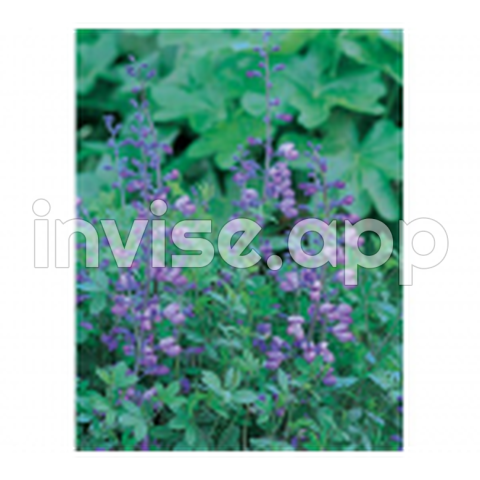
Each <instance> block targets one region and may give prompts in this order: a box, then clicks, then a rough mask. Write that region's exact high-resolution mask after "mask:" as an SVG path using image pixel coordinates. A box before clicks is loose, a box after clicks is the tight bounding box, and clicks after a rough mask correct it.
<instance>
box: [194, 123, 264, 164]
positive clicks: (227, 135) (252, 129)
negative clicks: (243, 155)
mask: <svg viewBox="0 0 480 480" xmlns="http://www.w3.org/2000/svg"><path fill="white" fill-rule="evenodd" d="M264 128H265V126H264V124H263V122H262V121H261V120H259V119H253V118H252V117H249V116H247V115H245V114H237V115H235V116H234V117H232V118H230V119H229V120H227V121H224V122H221V123H219V124H217V125H215V127H213V128H212V129H211V130H208V131H207V132H205V133H204V134H203V136H202V137H200V138H199V139H197V140H196V141H195V142H193V143H192V144H191V145H190V147H189V148H188V150H187V156H188V157H190V158H204V157H209V156H212V155H213V156H214V159H215V163H216V164H217V166H218V167H219V168H221V169H224V170H227V169H229V168H230V167H232V166H233V165H234V163H235V160H234V159H233V156H234V155H235V153H236V151H237V147H238V145H241V144H242V145H243V144H244V143H245V142H246V140H247V138H248V137H249V136H253V137H259V136H261V135H262V134H263V132H264Z"/></svg>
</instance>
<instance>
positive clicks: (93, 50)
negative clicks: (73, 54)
mask: <svg viewBox="0 0 480 480" xmlns="http://www.w3.org/2000/svg"><path fill="white" fill-rule="evenodd" d="M116 38H117V37H116V35H115V33H114V32H103V33H100V34H99V37H98V39H97V40H96V41H95V42H94V43H82V44H80V45H78V49H77V52H78V68H77V70H78V76H77V90H78V92H79V93H80V94H82V95H85V94H88V93H89V92H90V91H91V90H92V89H93V87H94V86H95V83H96V81H97V78H98V77H100V76H101V74H102V73H104V72H105V71H106V69H107V67H108V66H109V65H111V64H112V63H113V61H114V60H115V58H116V57H117V55H118V47H117V42H116Z"/></svg>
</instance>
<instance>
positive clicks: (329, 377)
mask: <svg viewBox="0 0 480 480" xmlns="http://www.w3.org/2000/svg"><path fill="white" fill-rule="evenodd" d="M322 383H323V384H324V385H326V386H327V387H331V386H333V385H335V384H336V383H337V378H336V377H335V375H333V368H330V369H329V370H328V371H327V374H326V375H325V376H324V377H323V379H322Z"/></svg>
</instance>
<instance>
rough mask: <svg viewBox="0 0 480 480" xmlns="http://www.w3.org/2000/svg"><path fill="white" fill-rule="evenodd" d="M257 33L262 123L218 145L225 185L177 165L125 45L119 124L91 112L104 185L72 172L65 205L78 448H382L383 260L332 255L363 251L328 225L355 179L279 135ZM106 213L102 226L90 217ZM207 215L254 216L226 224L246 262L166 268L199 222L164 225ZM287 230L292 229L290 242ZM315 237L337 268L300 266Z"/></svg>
mask: <svg viewBox="0 0 480 480" xmlns="http://www.w3.org/2000/svg"><path fill="white" fill-rule="evenodd" d="M258 37H259V38H260V42H259V44H258V45H257V44H256V45H255V46H254V47H253V48H252V49H251V51H252V52H253V54H254V55H255V57H256V58H255V57H254V56H251V55H250V57H249V58H248V65H249V67H248V68H247V69H246V73H245V74H244V76H245V78H246V81H247V82H250V83H249V85H250V84H251V85H253V87H252V88H254V89H255V94H254V95H251V96H250V97H248V98H250V102H251V103H252V105H255V107H253V106H251V107H249V108H254V109H258V110H259V111H260V112H261V115H262V128H261V129H259V128H257V127H256V126H253V131H252V132H251V133H250V132H246V133H247V134H246V135H245V137H244V138H243V139H242V141H241V142H240V143H239V144H237V145H233V146H232V147H233V150H234V152H233V155H231V162H230V161H229V162H226V161H225V159H224V157H223V156H222V162H223V167H224V168H223V172H225V178H224V181H225V187H224V190H225V188H227V189H228V190H227V194H226V195H223V196H222V197H219V196H218V192H217V191H216V190H214V189H213V188H212V187H211V185H210V184H209V183H208V182H198V183H197V184H194V185H191V184H189V182H188V181H187V177H188V175H186V172H185V171H184V172H183V173H182V172H181V171H180V170H179V169H178V168H175V164H176V163H178V162H176V159H175V157H176V155H177V154H176V147H175V144H174V143H172V139H173V137H172V136H171V135H168V132H167V133H166V132H165V131H162V130H161V129H159V128H158V126H157V124H156V120H157V119H159V118H160V119H162V118H163V119H166V118H169V112H168V111H166V112H165V111H163V110H160V111H159V112H158V111H155V109H154V108H153V107H152V105H154V104H155V102H154V99H155V97H156V95H157V96H158V95H159V94H158V90H155V82H156V78H157V77H156V71H155V69H154V68H152V66H151V64H150V62H148V61H147V60H145V61H143V60H142V61H139V60H137V58H136V57H134V56H133V55H129V56H128V59H127V60H128V64H127V66H126V74H127V78H128V80H126V84H128V86H129V90H130V99H129V104H130V108H131V109H132V110H131V113H129V114H127V115H125V116H124V119H123V120H124V121H123V124H120V123H119V121H118V120H117V117H116V116H115V115H113V114H107V115H105V116H104V122H105V129H106V131H107V132H108V134H109V140H108V142H107V143H108V148H109V154H108V155H107V156H105V158H104V159H103V160H102V162H101V167H100V168H101V171H99V174H101V175H103V176H104V177H103V178H106V179H107V183H108V185H109V188H108V189H105V191H102V192H99V193H98V195H97V196H96V197H95V198H94V200H92V199H89V198H88V197H87V198H83V197H82V188H81V187H80V188H79V194H80V196H79V199H78V202H77V208H78V216H79V218H82V219H83V220H87V221H89V222H90V223H92V224H93V225H94V226H95V228H96V230H97V232H98V233H99V235H100V238H101V239H102V240H101V253H100V259H101V261H100V264H99V268H98V269H90V268H86V267H85V258H84V253H83V252H84V248H83V247H84V243H82V242H79V243H78V244H77V245H78V256H77V289H78V296H77V314H78V335H77V339H78V343H79V350H78V359H79V361H78V396H77V400H78V408H77V412H78V448H80V449H86V450H89V449H101V450H134V449H138V450H250V449H252V450H290V449H298V450H323V449H372V448H378V447H379V446H381V447H382V448H396V443H395V442H396V440H397V439H398V438H399V432H400V430H401V424H400V417H399V414H398V411H397V410H396V409H397V407H398V405H397V402H398V401H399V400H398V397H399V395H400V388H399V366H398V362H399V359H398V358H399V354H400V352H399V345H398V344H396V345H395V347H394V348H393V349H392V352H391V355H390V354H389V356H388V357H387V359H386V360H381V356H382V353H383V352H384V349H385V347H390V345H389V343H388V342H389V340H390V338H389V335H393V336H397V335H398V333H397V332H396V329H397V328H398V324H399V323H398V319H399V318H400V316H401V311H400V299H399V297H398V295H399V291H398V287H397V289H395V288H394V287H393V286H392V285H393V283H392V279H391V275H392V274H394V273H395V272H396V270H397V268H398V264H397V260H396V259H395V257H394V258H392V259H391V260H390V261H389V262H388V263H387V264H386V265H385V266H384V267H382V268H381V269H376V270H367V269H365V270H363V271H362V272H361V274H360V282H359V284H358V285H357V286H356V287H352V286H350V283H351V282H349V281H348V280H349V279H350V277H352V276H353V275H354V274H355V272H353V271H352V270H349V269H348V268H342V267H343V266H344V264H345V255H346V252H347V251H348V249H349V248H353V247H356V244H357V241H358V243H359V244H362V245H363V244H365V245H363V247H364V248H366V249H367V250H368V249H370V250H373V251H374V249H375V248H376V244H377V241H376V239H375V238H373V237H367V238H366V239H365V238H363V237H360V240H358V236H356V235H353V236H352V233H351V231H347V230H346V229H345V230H344V227H341V228H340V233H341V234H337V235H334V236H332V235H331V233H330V231H328V229H327V228H326V227H325V225H328V224H330V223H331V222H333V221H337V222H339V224H340V225H342V224H343V222H345V221H349V222H351V223H352V224H355V222H357V221H358V220H359V218H360V217H359V216H358V214H357V213H356V212H358V210H355V202H356V201H357V200H358V199H357V195H354V194H353V193H356V192H352V191H350V190H349V188H348V184H347V182H346V180H345V179H344V178H343V177H342V175H339V171H338V168H335V159H329V158H328V156H326V155H325V154H324V153H323V148H322V146H321V144H319V142H318V141H317V139H316V138H315V135H313V136H312V139H311V140H308V141H307V142H295V141H293V140H290V139H288V138H287V139H285V135H282V131H286V132H287V136H288V130H285V129H288V127H289V125H291V124H292V122H293V121H294V113H293V111H291V109H290V107H289V106H288V105H287V106H284V103H283V98H282V97H281V95H280V93H282V90H283V85H282V83H281V78H282V75H287V74H288V70H289V67H288V66H287V65H286V64H285V63H283V62H282V61H280V60H281V58H282V57H281V55H282V49H281V46H280V45H279V44H278V43H277V42H276V41H275V38H274V37H275V35H272V34H271V33H270V32H264V33H260V34H259V33H258V32H257V33H255V36H254V37H252V38H258ZM219 38H220V37H219ZM219 41H220V40H219ZM317 55H318V53H317ZM277 59H280V60H277ZM307 60H308V57H307ZM250 67H251V68H250ZM242 77H243V75H242ZM155 92H157V93H155ZM260 97H262V104H261V105H260V104H257V101H258V100H259V98H260ZM165 102H166V100H163V103H165ZM158 103H162V102H157V104H158ZM164 110H165V108H164ZM339 118H341V116H340V117H339ZM196 121H200V120H198V119H197V120H196ZM202 121H208V119H207V120H205V119H204V120H202ZM337 121H338V120H337ZM238 122H239V126H238V129H239V130H242V128H241V124H242V119H241V118H239V119H238ZM302 143H304V145H301V144H302ZM332 165H333V168H331V166H332ZM299 166H301V168H299ZM350 183H351V182H349V184H350ZM353 190H355V189H353ZM358 190H359V189H358V188H357V189H356V191H357V192H358ZM360 191H361V190H360ZM360 213H361V209H360ZM112 218H114V219H115V222H114V223H115V226H117V227H118V231H117V232H118V233H117V234H115V231H114V230H113V229H111V227H113V224H112V223H108V222H111V220H109V221H108V222H105V221H104V220H103V219H112ZM207 218H210V219H211V218H214V219H215V220H216V221H215V222H212V227H211V236H212V238H217V237H219V235H221V232H222V229H223V226H224V224H225V223H226V222H228V221H229V220H233V219H238V218H243V219H249V220H251V221H253V222H255V223H256V224H257V225H258V226H259V229H260V230H261V231H260V232H259V233H258V235H256V236H255V238H253V239H247V238H246V237H245V236H243V235H241V234H240V236H239V235H238V232H240V233H241V231H240V230H238V229H236V230H235V229H233V230H232V231H231V232H230V233H231V239H232V241H233V243H234V244H235V245H234V247H232V248H235V249H237V250H238V251H239V252H243V251H245V252H248V251H249V250H250V251H251V252H256V254H257V255H258V256H259V257H261V260H260V261H259V262H257V263H256V264H254V265H249V264H248V265H247V263H244V264H240V266H239V267H238V268H233V267H232V266H231V265H229V262H228V261H227V259H226V258H225V256H224V255H222V254H221V252H219V249H215V250H214V248H213V247H212V258H211V261H210V262H209V263H208V264H206V265H202V266H201V268H190V267H189V265H188V264H187V263H182V261H184V260H178V262H180V264H178V263H177V264H176V265H175V266H174V263H173V258H174V257H177V258H178V256H179V254H180V253H181V252H182V250H198V248H196V246H198V244H199V242H201V241H202V240H203V241H205V238H206V235H205V233H206V232H208V230H198V232H200V235H203V236H200V237H198V235H197V238H191V237H186V236H185V233H186V232H187V231H188V230H187V229H186V228H184V227H182V226H181V225H182V224H181V223H179V222H184V221H185V220H197V221H200V222H201V221H205V219H207ZM312 219H321V220H322V221H323V222H325V224H324V227H322V228H323V230H322V231H321V232H320V233H322V236H321V237H320V236H318V235H314V236H312V235H310V234H305V235H304V234H303V233H304V232H308V231H309V230H310V229H309V225H310V223H309V222H311V221H312ZM132 225H133V227H132ZM228 225H230V224H228V223H227V226H226V228H227V227H228ZM232 225H234V224H232ZM302 228H303V229H304V230H302ZM109 229H110V230H109ZM115 235H117V236H115ZM288 236H293V237H295V236H297V237H298V238H297V241H296V242H295V245H296V247H295V248H290V249H288V248H287V237H288ZM122 238H123V239H126V240H125V241H123V240H122ZM165 238H166V240H168V241H165ZM219 238H220V237H219ZM87 242H88V239H87ZM158 245H161V247H162V248H161V249H160V250H161V252H162V254H164V256H165V258H166V261H164V260H163V259H162V258H161V257H162V256H159V257H158V258H155V259H156V260H157V262H159V263H157V265H154V263H152V258H151V254H152V252H153V254H154V257H155V254H156V253H157V254H158V252H159V251H160V250H158ZM320 249H323V251H324V252H325V253H326V254H329V253H330V254H331V255H335V257H336V259H337V263H338V265H337V266H332V265H330V264H327V265H323V266H319V267H312V266H311V265H309V262H310V261H311V258H312V257H313V256H314V255H315V252H316V251H318V250H320ZM240 262H246V259H245V257H242V256H240ZM385 325H386V326H388V327H389V329H385V328H383V327H384V326H385ZM372 331H373V332H372ZM384 362H387V364H388V362H392V364H391V368H387V369H386V368H384V365H383V364H384ZM379 364H380V367H379V366H378V365H379ZM376 390H379V391H380V392H381V393H378V392H377V394H376V395H375V396H370V392H371V391H376ZM337 406H341V407H340V408H337ZM366 432H372V434H371V435H368V434H367V433H366ZM374 435H376V436H377V437H374ZM393 436H395V437H393ZM373 438H375V440H373ZM392 438H394V440H392Z"/></svg>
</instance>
